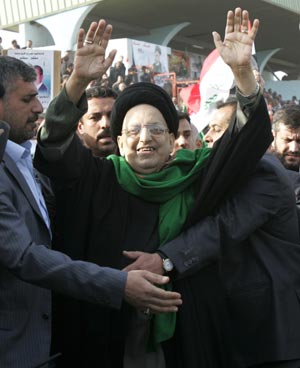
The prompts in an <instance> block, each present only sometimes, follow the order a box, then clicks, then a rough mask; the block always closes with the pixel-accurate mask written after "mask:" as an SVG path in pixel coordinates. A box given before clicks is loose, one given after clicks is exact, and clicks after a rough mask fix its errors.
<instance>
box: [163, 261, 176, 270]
mask: <svg viewBox="0 0 300 368" xmlns="http://www.w3.org/2000/svg"><path fill="white" fill-rule="evenodd" d="M163 263H164V269H165V271H166V272H170V271H172V270H173V268H174V265H173V263H172V261H171V260H170V259H169V258H166V259H164V262H163Z"/></svg>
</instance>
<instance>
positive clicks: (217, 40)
mask: <svg viewBox="0 0 300 368" xmlns="http://www.w3.org/2000/svg"><path fill="white" fill-rule="evenodd" d="M212 35H213V39H214V43H215V46H216V48H217V49H218V50H219V49H220V48H221V47H222V46H223V42H222V40H221V36H220V35H219V33H218V32H213V33H212Z"/></svg>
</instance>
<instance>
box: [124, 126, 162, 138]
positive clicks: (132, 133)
mask: <svg viewBox="0 0 300 368" xmlns="http://www.w3.org/2000/svg"><path fill="white" fill-rule="evenodd" d="M143 128H146V129H147V130H148V132H149V133H150V134H151V136H152V137H161V136H163V135H164V134H165V133H166V132H168V131H169V129H165V128H163V127H161V126H159V125H155V124H154V125H144V126H140V125H136V126H133V127H130V128H129V129H123V130H122V134H126V136H127V137H131V138H136V137H139V136H140V135H141V131H142V129H143Z"/></svg>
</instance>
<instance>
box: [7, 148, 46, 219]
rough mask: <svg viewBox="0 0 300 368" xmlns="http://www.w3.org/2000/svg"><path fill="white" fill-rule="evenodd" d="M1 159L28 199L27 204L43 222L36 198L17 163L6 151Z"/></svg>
mask: <svg viewBox="0 0 300 368" xmlns="http://www.w3.org/2000/svg"><path fill="white" fill-rule="evenodd" d="M3 161H4V165H5V168H6V169H7V170H8V171H9V172H10V174H11V175H12V176H13V178H14V179H15V181H16V183H17V184H18V186H19V188H20V190H21V191H22V192H23V193H24V195H25V197H26V198H27V200H28V202H29V204H30V205H31V207H32V208H33V210H34V211H35V212H36V213H37V215H38V216H40V217H41V219H42V220H43V222H44V219H43V216H42V214H41V211H40V209H39V206H38V204H37V203H36V200H35V198H34V196H33V194H32V192H31V190H30V188H29V186H28V184H27V182H26V180H25V178H24V177H23V175H22V174H21V173H20V171H19V169H18V167H17V165H16V164H15V162H14V161H13V160H12V159H11V158H10V157H9V156H8V155H7V154H6V153H4V156H3Z"/></svg>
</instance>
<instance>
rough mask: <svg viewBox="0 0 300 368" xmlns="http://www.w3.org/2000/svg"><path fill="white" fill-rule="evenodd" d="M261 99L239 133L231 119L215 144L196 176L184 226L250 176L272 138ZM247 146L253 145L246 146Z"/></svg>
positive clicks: (211, 212)
mask: <svg viewBox="0 0 300 368" xmlns="http://www.w3.org/2000/svg"><path fill="white" fill-rule="evenodd" d="M260 99H261V100H260V103H259V105H258V108H257V109H256V111H255V113H254V114H253V115H252V116H251V117H250V118H249V123H247V124H246V125H245V126H244V127H243V128H242V130H241V131H240V133H239V134H236V133H237V132H236V126H235V124H236V122H233V124H231V125H230V127H229V128H228V130H227V131H226V132H225V134H224V135H223V136H222V137H221V138H220V139H219V140H218V141H217V142H216V143H215V144H214V146H213V148H212V152H211V154H210V156H209V158H208V160H207V163H206V167H205V169H204V170H203V173H202V176H201V177H199V180H198V182H199V185H198V188H199V191H198V194H197V200H196V203H195V206H194V208H193V210H192V211H191V213H190V216H189V217H188V219H187V222H186V228H187V227H189V226H191V225H192V224H195V223H196V222H198V221H199V220H200V219H202V218H203V217H205V216H207V215H211V214H213V211H214V210H215V209H216V208H217V206H219V205H220V204H221V203H222V202H223V201H224V199H226V198H228V196H229V195H230V194H232V193H234V191H235V190H236V189H237V188H239V187H240V186H241V185H242V184H243V183H244V182H245V181H246V180H247V178H249V175H250V174H251V173H252V172H253V171H254V170H255V167H256V165H257V162H258V161H259V160H260V158H261V157H262V156H263V154H264V153H265V152H266V150H267V149H268V147H269V145H270V144H271V142H272V141H273V135H272V132H271V122H270V118H269V115H268V111H267V107H266V103H265V100H264V98H263V96H261V97H260ZM245 141H247V144H245ZM249 147H252V148H253V149H250V150H249Z"/></svg>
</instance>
